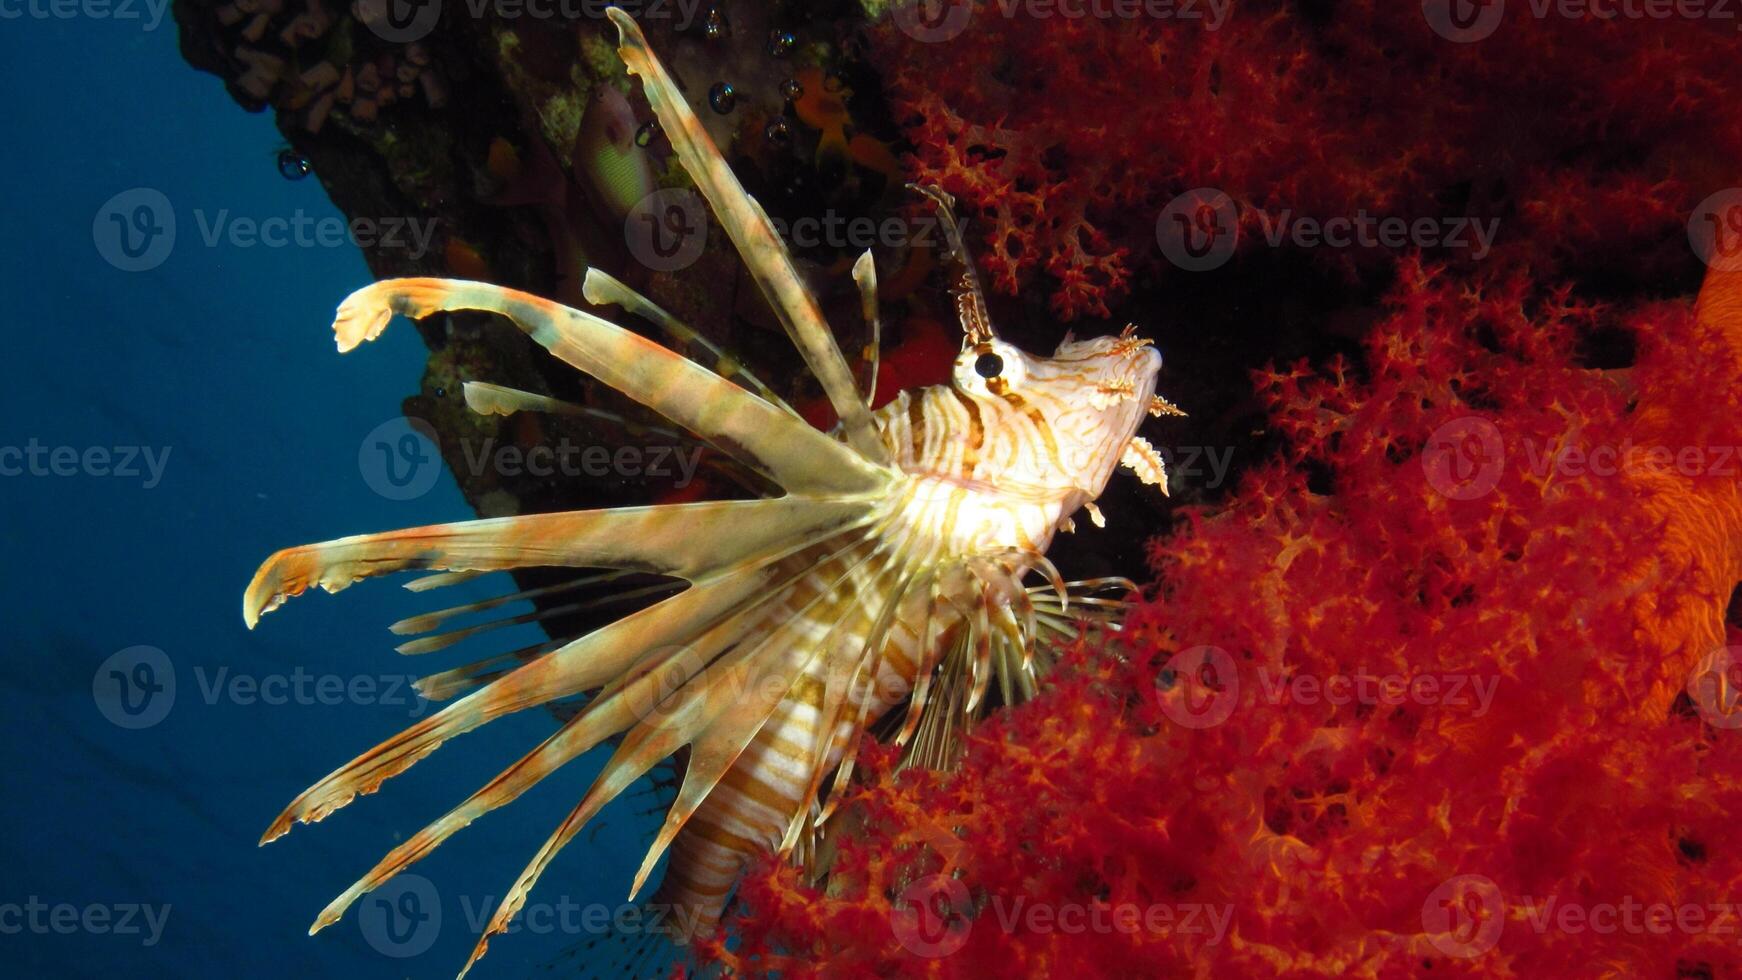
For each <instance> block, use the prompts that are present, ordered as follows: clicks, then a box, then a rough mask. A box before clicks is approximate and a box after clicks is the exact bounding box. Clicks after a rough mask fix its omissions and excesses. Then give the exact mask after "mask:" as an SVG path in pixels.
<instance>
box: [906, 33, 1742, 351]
mask: <svg viewBox="0 0 1742 980" xmlns="http://www.w3.org/2000/svg"><path fill="white" fill-rule="evenodd" d="M1011 6H1012V5H1011V4H1009V3H1007V2H997V0H981V2H977V3H974V4H973V11H974V12H973V15H972V18H971V20H970V21H968V23H967V24H966V25H965V27H964V29H963V30H962V31H961V33H960V34H959V35H957V36H954V37H952V38H950V39H949V40H946V41H942V42H936V43H927V42H922V41H919V40H916V39H914V38H913V37H911V36H909V34H907V33H904V32H903V31H902V30H900V29H899V27H898V26H897V25H899V24H900V23H903V21H902V20H901V19H900V18H894V19H891V21H890V22H888V23H886V24H884V25H882V26H881V27H880V28H879V30H878V31H877V33H876V39H877V43H876V44H875V45H874V48H873V54H874V57H875V59H876V61H877V62H878V63H879V64H880V65H881V66H882V67H883V68H884V71H885V73H886V75H887V77H888V82H889V90H890V94H891V99H892V102H893V104H894V107H895V110H896V114H897V117H898V119H900V120H901V121H902V122H903V125H904V126H905V128H906V132H907V136H908V138H909V140H910V141H911V142H912V144H913V147H914V150H913V153H914V155H913V161H912V167H913V170H914V172H915V177H916V178H917V179H919V180H922V181H926V182H930V183H934V184H938V185H941V186H943V187H944V188H946V189H947V190H949V191H950V192H952V193H954V194H956V195H958V196H959V197H961V198H963V200H964V201H965V202H966V204H967V205H968V206H969V207H970V208H972V209H974V210H975V211H976V212H977V216H978V218H979V220H980V223H981V226H982V227H981V232H980V235H979V238H980V244H981V246H982V247H983V249H984V251H983V254H982V261H983V262H984V263H985V266H986V268H987V271H988V272H989V273H990V278H991V280H992V282H993V285H994V287H995V288H996V289H998V290H1000V291H1003V292H1006V293H1016V292H1018V291H1020V290H1022V289H1025V288H1028V287H1030V286H1035V285H1044V288H1045V289H1046V290H1047V291H1048V293H1049V294H1050V296H1051V303H1052V307H1053V309H1054V311H1055V312H1056V313H1057V314H1058V315H1059V316H1061V317H1063V318H1067V319H1068V318H1071V317H1074V316H1079V315H1083V314H1093V315H1097V316H1105V315H1108V304H1110V303H1113V302H1116V301H1117V300H1118V299H1120V298H1121V297H1122V296H1123V295H1124V294H1125V293H1126V292H1127V290H1128V289H1130V288H1131V286H1132V281H1133V278H1134V277H1136V276H1139V275H1143V276H1152V275H1155V274H1157V273H1162V272H1168V271H1175V270H1172V269H1171V267H1169V266H1168V265H1167V264H1166V262H1165V260H1164V258H1163V253H1162V251H1161V250H1160V249H1159V248H1158V242H1157V228H1156V222H1157V219H1158V218H1159V217H1160V215H1161V213H1162V211H1163V209H1164V208H1165V207H1166V206H1167V204H1168V203H1169V202H1170V201H1171V200H1173V199H1174V198H1175V197H1176V196H1177V195H1180V194H1182V193H1184V192H1185V191H1187V190H1190V189H1194V188H1201V187H1214V188H1219V189H1220V190H1222V191H1224V192H1226V193H1227V194H1229V195H1230V196H1231V197H1232V198H1233V199H1234V200H1235V201H1236V202H1238V203H1239V206H1240V207H1241V209H1242V217H1241V222H1240V224H1241V231H1242V238H1243V245H1244V246H1245V247H1247V248H1257V247H1262V243H1264V242H1265V241H1266V239H1267V237H1274V236H1277V235H1279V234H1281V233H1282V232H1283V230H1284V229H1285V226H1286V225H1287V224H1288V223H1290V222H1298V221H1299V220H1300V219H1311V220H1314V221H1317V222H1326V221H1330V220H1331V219H1339V218H1341V219H1354V218H1358V217H1360V216H1361V215H1362V214H1366V215H1368V216H1370V217H1372V218H1375V219H1376V218H1381V217H1395V218H1401V219H1404V220H1406V221H1408V222H1412V223H1413V222H1414V221H1415V220H1417V219H1430V220H1432V221H1434V222H1436V224H1435V231H1434V232H1433V235H1432V238H1433V239H1436V240H1437V239H1444V240H1445V244H1444V245H1443V246H1440V247H1441V248H1442V251H1443V257H1444V258H1445V259H1448V260H1456V261H1460V262H1465V263H1470V264H1477V263H1480V265H1481V267H1483V268H1488V269H1494V270H1497V272H1498V274H1505V273H1506V272H1508V271H1510V270H1513V269H1517V268H1529V269H1531V270H1533V271H1534V272H1536V273H1537V274H1551V273H1553V271H1554V270H1555V269H1557V268H1560V269H1563V270H1564V272H1565V274H1567V275H1585V274H1594V275H1612V274H1614V273H1615V272H1616V271H1620V272H1622V273H1623V274H1625V275H1630V276H1637V277H1641V278H1649V277H1651V276H1654V275H1657V274H1659V273H1661V272H1662V271H1663V270H1664V269H1665V268H1667V267H1668V265H1667V263H1666V261H1665V259H1666V255H1667V256H1668V257H1669V258H1672V259H1679V258H1681V257H1683V255H1684V254H1685V253H1684V252H1683V251H1682V250H1683V249H1684V248H1685V245H1684V242H1683V240H1682V238H1681V235H1682V229H1683V226H1684V225H1685V222H1686V220H1687V216H1688V213H1689V211H1690V210H1691V209H1692V208H1693V207H1694V205H1695V204H1696V203H1697V202H1698V201H1700V200H1701V199H1703V198H1704V197H1705V196H1706V195H1707V194H1709V193H1711V192H1713V191H1716V190H1718V189H1720V188H1721V187H1723V186H1725V184H1724V181H1726V180H1731V179H1733V178H1734V174H1733V173H1731V172H1730V169H1731V168H1730V165H1729V164H1730V161H1733V160H1735V159H1736V158H1737V156H1738V154H1742V114H1738V113H1736V112H1735V111H1734V110H1733V97H1732V96H1733V93H1734V92H1736V91H1737V90H1738V88H1739V87H1742V59H1737V58H1736V57H1735V56H1734V52H1735V48H1734V45H1735V37H1734V33H1733V31H1731V30H1730V28H1731V27H1732V26H1733V24H1731V23H1730V22H1728V21H1723V20H1721V19H1713V18H1708V19H1698V18H1693V19H1690V18H1683V17H1673V18H1658V19H1644V20H1641V19H1638V18H1625V17H1617V18H1613V19H1604V18H1599V17H1586V18H1583V19H1567V18H1563V17H1559V16H1552V17H1547V18H1538V17H1535V16H1533V9H1532V6H1533V5H1522V4H1515V5H1513V7H1512V9H1510V10H1509V11H1508V12H1507V15H1506V17H1505V19H1504V22H1503V23H1502V25H1501V26H1500V28H1499V30H1498V31H1497V32H1496V33H1495V34H1494V35H1493V36H1492V37H1490V38H1487V39H1485V40H1483V41H1481V42H1479V43H1475V44H1454V43H1451V42H1449V41H1447V40H1445V39H1444V38H1442V37H1440V36H1438V35H1437V34H1435V33H1434V31H1433V29H1432V28H1431V27H1430V24H1429V21H1428V18H1426V17H1424V16H1423V12H1422V6H1421V5H1420V4H1416V3H1398V2H1395V0H1347V2H1341V3H1338V4H1336V5H1334V6H1332V5H1326V4H1313V5H1310V6H1311V7H1313V8H1316V9H1318V10H1321V11H1326V10H1328V12H1324V13H1322V14H1321V15H1320V16H1317V17H1309V16H1307V15H1304V14H1302V13H1300V12H1299V11H1300V9H1301V8H1302V7H1303V6H1307V5H1297V4H1291V3H1277V2H1275V0H1268V2H1267V0H1231V4H1230V8H1229V12H1228V15H1227V19H1226V22H1225V23H1221V24H1219V25H1218V26H1217V27H1216V29H1210V25H1211V21H1209V20H1197V19H1187V18H1184V17H1180V16H1173V17H1093V16H1085V17H1066V16H1064V15H1063V14H1062V13H1055V14H1054V15H1053V16H1049V17H1042V16H1036V15H1033V13H1032V11H1031V10H1030V8H1029V6H1028V5H1021V4H1018V5H1015V6H1014V9H1015V13H1014V15H1007V14H1006V13H1005V11H1006V9H1007V8H1010V7H1011ZM1065 6H1067V5H1064V4H1061V5H1059V7H1060V8H1061V9H1062V8H1064V7H1065ZM1081 6H1084V5H1074V7H1073V9H1075V7H1081ZM1109 6H1111V5H1109ZM1188 8H1189V9H1191V10H1195V11H1200V12H1203V13H1206V14H1207V13H1208V12H1209V11H1210V10H1211V5H1208V4H1195V5H1192V4H1182V5H1178V9H1180V10H1186V9H1188ZM1462 219H1476V220H1481V221H1483V222H1491V221H1498V222H1499V224H1498V225H1494V226H1486V225H1485V227H1495V228H1497V229H1498V234H1497V239H1496V241H1495V242H1494V243H1493V248H1492V250H1491V251H1490V249H1488V248H1487V247H1486V246H1485V245H1483V243H1481V242H1480V241H1479V240H1478V239H1477V236H1476V235H1475V234H1473V233H1472V230H1471V229H1470V228H1469V227H1467V226H1463V225H1460V224H1458V222H1459V221H1460V220H1462ZM1278 240H1279V241H1292V240H1295V239H1293V238H1292V236H1285V237H1283V238H1280V239H1278ZM1428 241H1429V238H1428V236H1425V235H1424V236H1421V237H1420V238H1416V237H1414V236H1412V237H1410V239H1409V240H1408V241H1407V242H1406V243H1405V244H1404V245H1402V246H1398V247H1387V246H1389V245H1390V244H1391V243H1389V242H1384V241H1380V242H1379V243H1378V244H1375V245H1370V246H1367V247H1364V248H1349V249H1332V248H1324V247H1314V248H1313V254H1314V255H1315V256H1317V257H1319V258H1320V259H1321V260H1323V261H1327V262H1329V263H1330V264H1332V265H1333V266H1335V267H1339V268H1341V269H1344V270H1353V269H1355V268H1357V267H1359V266H1361V265H1362V264H1363V263H1366V262H1369V261H1370V260H1371V259H1372V256H1373V255H1374V254H1376V253H1385V252H1390V253H1399V252H1402V251H1406V250H1408V249H1412V248H1417V247H1429V245H1428ZM1043 272H1044V274H1045V277H1044V280H1043V279H1042V277H1041V275H1040V274H1041V273H1043Z"/></svg>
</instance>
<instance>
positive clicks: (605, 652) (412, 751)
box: [261, 539, 815, 843]
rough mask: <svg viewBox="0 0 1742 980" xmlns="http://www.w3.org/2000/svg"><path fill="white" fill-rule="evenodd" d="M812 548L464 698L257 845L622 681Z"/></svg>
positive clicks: (359, 762) (760, 564)
mask: <svg viewBox="0 0 1742 980" xmlns="http://www.w3.org/2000/svg"><path fill="white" fill-rule="evenodd" d="M813 540H815V539H813ZM811 543H813V542H805V543H803V544H800V545H797V546H795V547H794V548H792V549H789V550H788V551H786V552H784V553H770V554H764V555H761V556H758V557H757V558H754V559H747V560H746V561H745V562H744V563H743V564H742V565H741V566H739V567H738V568H736V569H734V570H732V571H731V572H729V573H721V574H719V575H716V576H714V577H713V578H711V579H709V580H707V581H704V582H701V583H698V584H696V585H694V586H693V587H692V588H690V589H688V590H686V591H684V592H680V593H678V594H677V595H675V596H672V597H671V598H669V599H666V600H664V601H662V602H659V603H657V604H655V605H652V606H648V607H647V608H645V609H641V610H638V611H636V612H634V613H631V614H630V615H628V616H626V617H624V618H623V619H620V620H617V621H616V622H614V623H612V624H610V625H609V626H605V627H603V628H601V629H599V630H596V631H594V632H592V633H589V634H587V635H586V636H583V637H581V638H579V639H577V640H574V641H572V642H570V643H568V644H565V645H564V646H562V647H561V648H559V649H557V650H555V651H553V652H551V653H549V654H547V655H545V656H543V657H540V658H538V659H536V660H533V661H532V662H530V663H527V664H525V665H524V666H521V667H519V668H517V669H516V670H514V671H513V672H512V673H510V674H508V675H506V676H504V677H502V678H500V679H498V680H496V681H494V682H492V683H491V684H490V685H489V686H487V687H485V688H483V689H481V690H478V691H475V692H473V693H471V694H468V695H466V696H465V697H463V698H461V699H460V700H458V701H456V702H454V703H453V704H451V705H448V706H447V707H445V708H443V709H442V710H441V711H439V712H436V713H435V714H433V715H430V716H428V717H427V718H424V719H422V720H421V721H419V722H418V723H417V724H415V725H413V726H411V727H410V728H407V729H405V730H404V731H402V732H400V733H399V734H397V735H395V736H394V737H392V738H390V739H388V740H387V741H385V742H383V743H381V744H380V745H378V746H376V747H375V748H373V749H370V750H369V751H367V752H365V753H363V754H362V755H360V756H358V757H357V758H356V759H353V760H351V762H349V763H347V764H346V765H344V766H342V767H340V768H339V769H337V770H334V771H333V772H332V773H330V774H328V775H327V776H326V777H325V778H323V779H321V780H320V781H319V782H317V783H316V784H314V785H313V786H311V787H309V788H308V789H306V790H304V791H303V792H302V794H301V795H299V796H298V797H297V798H296V799H295V800H293V801H291V803H290V805H289V806H287V807H286V808H285V810H284V812H283V813H281V814H279V816H278V818H277V819H276V820H274V821H273V823H272V825H271V826H270V827H269V828H268V829H267V831H266V833H265V834H264V835H263V836H262V838H261V842H262V843H265V842H267V841H270V840H273V839H274V838H277V837H279V836H282V835H283V834H284V833H285V832H287V831H288V830H289V829H290V827H291V825H292V824H293V823H298V822H300V823H311V822H314V821H317V820H320V819H322V818H323V817H325V816H326V815H327V814H329V813H331V812H332V811H334V810H336V809H338V808H340V807H342V806H344V805H345V804H347V803H349V802H351V800H353V799H355V798H356V797H357V796H358V795H359V794H367V793H373V792H374V791H375V790H376V789H377V788H379V787H380V785H381V784H382V783H383V782H385V781H386V780H387V779H389V778H391V777H392V776H395V775H397V774H399V773H401V772H404V771H405V770H406V769H409V768H410V767H411V766H412V765H414V764H415V763H416V762H417V761H418V760H419V759H422V758H423V757H424V756H427V755H428V754H429V753H431V752H433V751H435V750H436V749H437V748H438V747H440V746H441V744H442V743H443V742H445V741H447V740H448V739H450V738H452V737H454V736H455V735H460V734H464V733H465V732H468V731H471V730H472V729H474V728H477V727H478V726H480V725H483V724H485V723H487V722H489V721H492V720H494V719H496V718H499V717H501V716H503V715H506V714H512V713H513V712H516V711H520V710H522V709H525V708H530V707H534V706H537V705H540V704H544V703H546V702H549V701H553V700H555V699H557V698H561V697H567V696H569V695H572V694H579V693H581V692H583V691H589V690H593V689H594V688H598V687H600V686H602V685H606V684H607V683H609V682H611V681H612V679H613V678H622V677H624V676H625V675H626V674H627V673H629V672H630V670H631V668H632V667H634V666H635V664H636V663H637V662H638V661H640V660H641V659H642V658H643V657H644V655H645V654H646V652H647V651H648V650H652V649H656V648H659V647H667V646H671V645H676V644H683V643H685V642H688V641H689V640H690V639H691V638H692V637H694V636H696V635H697V634H699V633H701V632H702V631H704V630H706V629H708V628H709V627H710V626H711V625H712V624H715V623H718V622H720V621H721V620H723V619H725V618H727V617H729V616H731V615H732V614H733V613H734V612H736V611H739V610H740V609H741V608H742V607H743V606H744V605H745V604H746V603H747V602H750V601H752V599H753V598H754V597H756V596H757V595H758V593H759V592H766V590H768V589H770V588H772V587H774V586H776V585H777V584H779V583H781V582H782V581H783V580H784V578H785V576H786V575H787V574H788V573H786V572H784V570H783V569H782V568H781V567H780V563H781V562H782V561H783V560H784V559H785V558H787V557H790V556H791V555H792V554H794V553H795V552H796V551H798V550H801V549H802V548H804V547H807V546H809V544H811ZM608 690H609V689H607V691H608Z"/></svg>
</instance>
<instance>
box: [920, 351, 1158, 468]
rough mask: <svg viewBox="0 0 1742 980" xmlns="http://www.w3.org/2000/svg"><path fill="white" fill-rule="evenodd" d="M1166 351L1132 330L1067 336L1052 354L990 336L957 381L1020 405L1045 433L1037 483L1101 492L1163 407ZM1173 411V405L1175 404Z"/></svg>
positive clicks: (969, 355) (967, 356) (967, 355)
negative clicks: (1159, 388)
mask: <svg viewBox="0 0 1742 980" xmlns="http://www.w3.org/2000/svg"><path fill="white" fill-rule="evenodd" d="M1160 371H1161V353H1160V352H1159V351H1157V350H1156V349H1155V347H1154V346H1153V345H1152V344H1151V343H1150V341H1148V340H1146V339H1144V338H1141V337H1138V336H1135V334H1134V333H1133V332H1132V330H1131V329H1130V328H1127V329H1126V331H1125V332H1124V333H1123V334H1121V335H1119V336H1116V337H1094V338H1091V339H1088V340H1075V339H1072V338H1070V337H1066V339H1065V341H1064V343H1062V344H1060V345H1059V348H1058V350H1057V351H1054V352H1053V355H1052V356H1051V357H1040V356H1036V355H1032V354H1028V353H1025V352H1024V351H1022V350H1021V349H1020V348H1018V347H1016V346H1014V345H1012V344H1009V343H1006V342H1005V341H1003V340H1000V339H998V337H997V336H995V335H993V336H989V337H987V338H986V339H983V340H981V341H980V342H979V343H977V344H974V345H973V346H971V347H968V348H967V349H965V350H964V351H963V352H962V354H961V355H960V356H959V357H957V358H956V363H955V368H954V373H953V378H952V382H953V383H954V385H955V387H956V389H957V390H958V391H960V392H962V393H963V394H965V395H968V396H970V397H975V398H995V399H998V400H1000V401H1003V402H1005V403H1006V404H1009V405H1012V406H1015V407H1016V408H1018V409H1019V410H1020V411H1022V412H1023V414H1025V415H1026V416H1027V417H1028V418H1029V419H1030V420H1031V421H1033V422H1034V423H1035V425H1036V427H1037V428H1039V429H1041V430H1043V431H1044V433H1045V435H1044V436H1043V437H1042V443H1043V452H1040V453H1036V454H1034V457H1033V458H1034V459H1035V460H1036V461H1037V465H1039V466H1041V467H1043V468H1044V469H1047V470H1051V471H1052V472H1048V473H1040V474H1034V475H1033V478H1034V479H1035V480H1036V481H1037V482H1045V483H1047V484H1049V485H1071V486H1076V487H1079V488H1081V489H1083V490H1084V491H1086V492H1087V493H1088V494H1089V496H1090V497H1091V498H1093V497H1096V496H1099V495H1100V492H1101V489H1102V488H1103V487H1104V486H1105V485H1106V482H1107V478H1108V477H1109V476H1110V475H1111V474H1112V472H1113V469H1114V467H1115V466H1117V465H1118V464H1119V462H1120V459H1121V457H1122V456H1123V455H1124V454H1125V450H1126V447H1127V445H1129V444H1130V442H1131V440H1132V437H1133V436H1135V435H1136V434H1137V427H1138V426H1139V425H1140V424H1142V422H1143V420H1144V418H1145V416H1146V415H1148V414H1151V413H1152V412H1155V411H1156V410H1157V409H1156V406H1157V405H1158V404H1159V405H1166V404H1167V403H1166V402H1165V401H1158V400H1157V399H1156V398H1155V380H1156V375H1157V374H1158V373H1159V372H1160ZM1169 407H1170V408H1171V406H1169Z"/></svg>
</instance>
